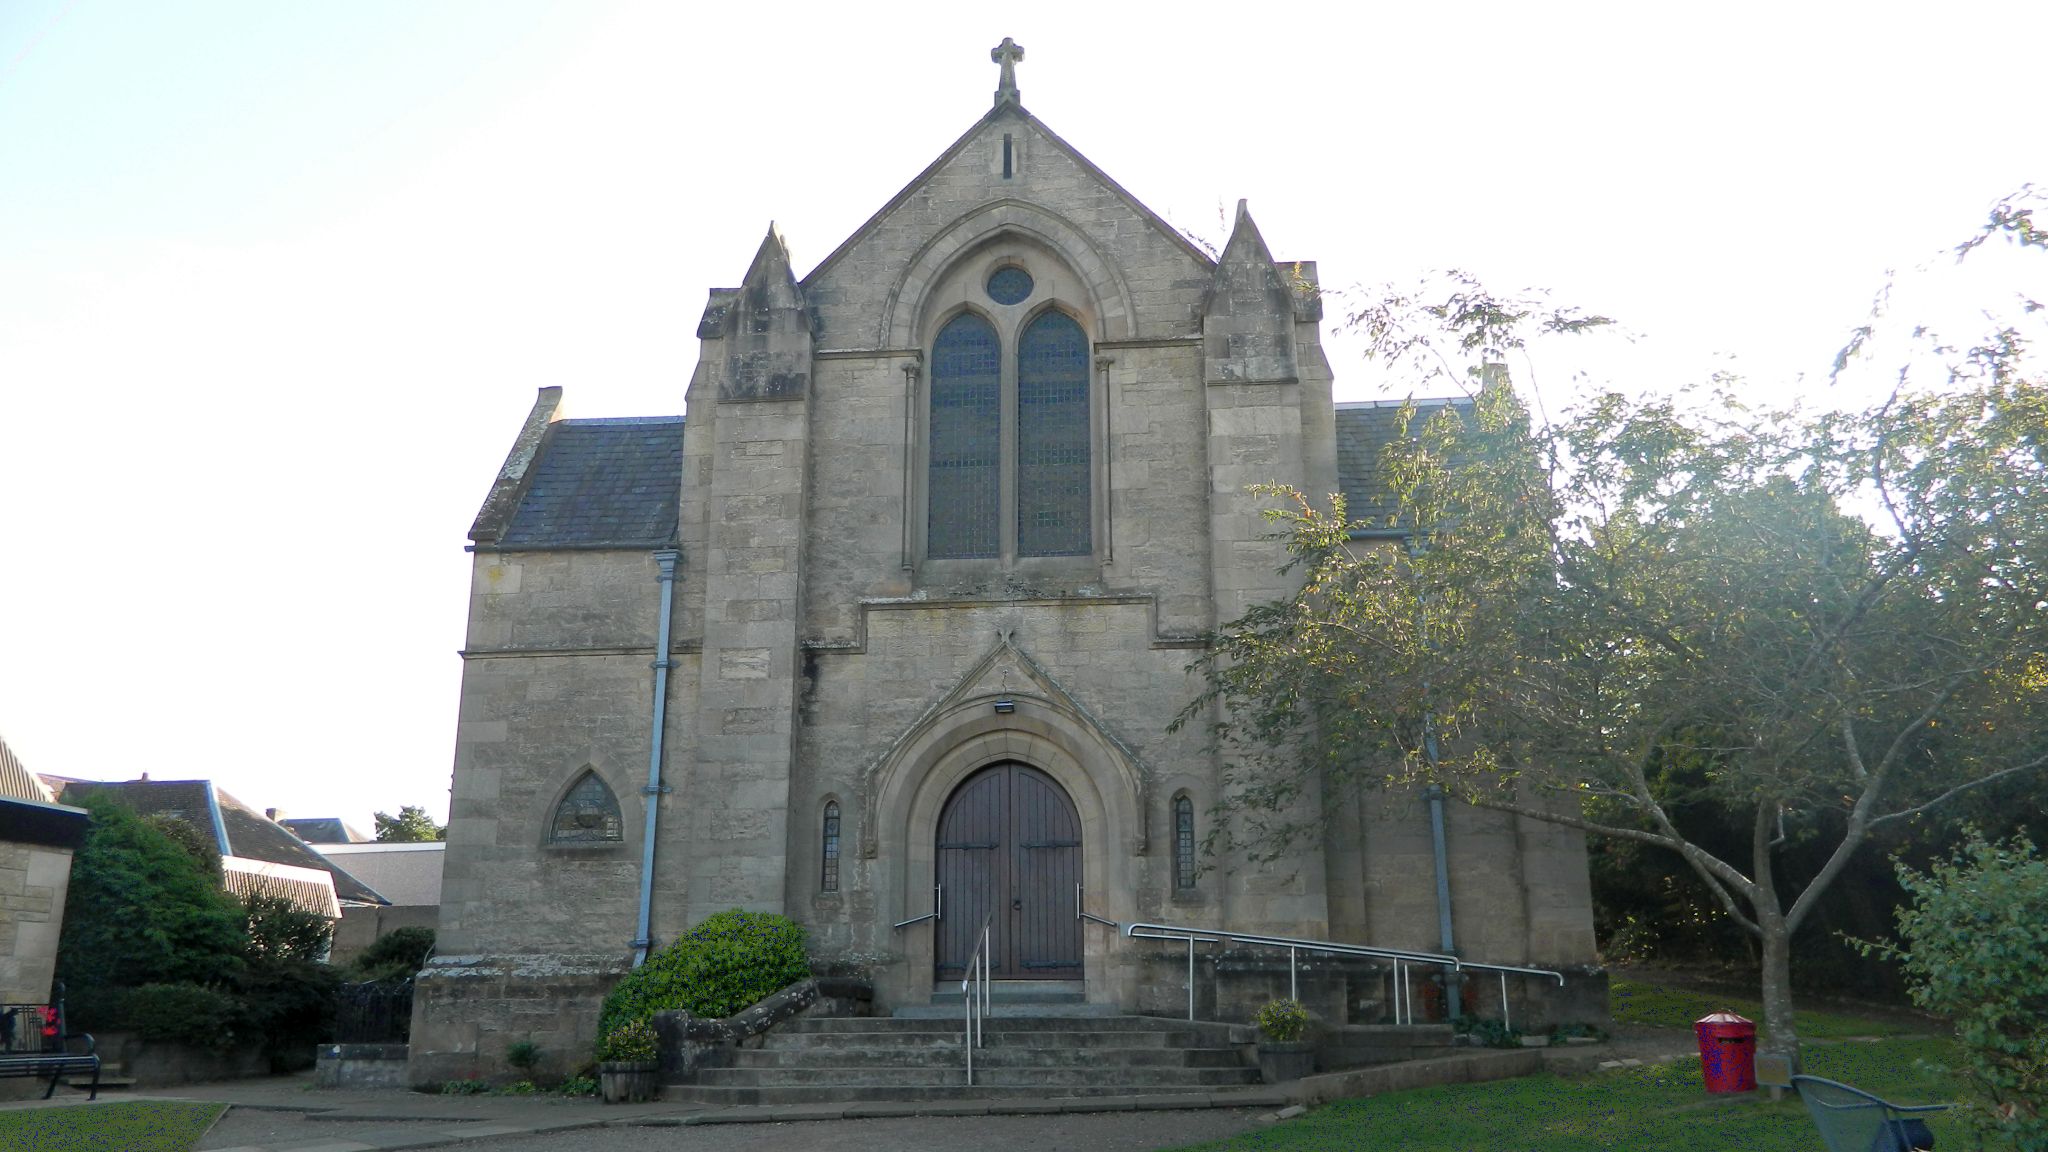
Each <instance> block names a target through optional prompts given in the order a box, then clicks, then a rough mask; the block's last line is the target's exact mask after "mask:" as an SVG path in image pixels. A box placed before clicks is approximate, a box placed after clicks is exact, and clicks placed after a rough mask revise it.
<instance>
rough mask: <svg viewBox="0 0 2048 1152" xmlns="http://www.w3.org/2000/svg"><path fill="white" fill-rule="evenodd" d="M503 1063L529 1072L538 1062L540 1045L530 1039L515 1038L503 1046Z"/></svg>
mask: <svg viewBox="0 0 2048 1152" xmlns="http://www.w3.org/2000/svg"><path fill="white" fill-rule="evenodd" d="M505 1063H507V1064H510V1065H511V1066H512V1067H514V1068H516V1069H518V1070H519V1071H521V1072H525V1073H529V1074H531V1073H532V1072H533V1069H534V1066H535V1065H537V1064H539V1063H540V1045H538V1044H535V1043H534V1042H533V1041H531V1040H515V1041H513V1042H512V1043H511V1044H508V1045H506V1046H505Z"/></svg>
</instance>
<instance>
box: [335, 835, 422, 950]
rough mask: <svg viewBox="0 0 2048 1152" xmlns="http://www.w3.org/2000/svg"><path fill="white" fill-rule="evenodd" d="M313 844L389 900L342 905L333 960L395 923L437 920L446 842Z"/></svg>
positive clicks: (418, 923) (395, 927)
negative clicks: (385, 902)
mask: <svg viewBox="0 0 2048 1152" xmlns="http://www.w3.org/2000/svg"><path fill="white" fill-rule="evenodd" d="M334 823H336V824H339V823H340V821H338V820H337V821H334ZM313 848H314V849H315V850H316V851H318V852H319V853H320V854H321V855H322V856H325V857H326V858H327V859H328V861H329V862H331V863H333V864H336V865H339V866H340V867H342V868H346V869H347V870H348V872H349V874H350V875H352V876H354V877H355V878H356V879H358V880H361V881H362V882H363V883H365V884H367V885H369V886H370V887H371V888H374V889H376V891H377V894H378V895H379V896H382V897H384V899H386V900H388V901H390V903H388V904H375V905H368V904H358V905H353V906H351V907H347V908H344V909H342V910H341V923H339V924H336V925H335V926H334V951H333V954H332V956H331V959H332V960H333V961H334V963H336V964H346V963H348V962H349V961H350V960H353V959H354V958H355V957H356V955H357V954H358V953H360V952H361V951H362V950H363V949H365V948H367V947H369V946H370V943H371V942H372V941H374V940H376V939H377V938H378V937H379V936H385V935H389V934H390V933H392V932H394V931H396V930H398V929H400V928H436V927H438V926H439V925H440V921H441V861H442V858H443V855H444V852H443V850H444V849H445V848H447V845H446V844H444V843H442V842H440V841H438V840H435V841H427V842H424V843H412V844H408V843H396V842H385V841H379V840H365V841H356V842H341V843H317V842H316V843H314V844H313Z"/></svg>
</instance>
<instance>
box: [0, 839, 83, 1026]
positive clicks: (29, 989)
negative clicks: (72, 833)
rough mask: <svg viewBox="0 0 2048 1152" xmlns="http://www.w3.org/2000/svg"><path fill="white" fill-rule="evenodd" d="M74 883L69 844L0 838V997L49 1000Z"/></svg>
mask: <svg viewBox="0 0 2048 1152" xmlns="http://www.w3.org/2000/svg"><path fill="white" fill-rule="evenodd" d="M70 884H71V850H70V849H68V848H50V847H45V846H42V845H38V844H16V843H11V842H0V1003H8V1004H44V1003H48V1002H49V999H50V983H51V981H52V980H53V979H54V978H55V976H56V972H57V934H58V932H59V931H60V930H61V929H62V928H63V925H64V894H65V892H66V890H67V889H68V888H69V887H70Z"/></svg>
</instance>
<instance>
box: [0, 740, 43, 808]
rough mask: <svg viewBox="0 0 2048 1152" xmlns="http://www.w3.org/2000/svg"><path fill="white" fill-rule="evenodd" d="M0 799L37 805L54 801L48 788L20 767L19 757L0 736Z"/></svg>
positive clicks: (31, 773)
mask: <svg viewBox="0 0 2048 1152" xmlns="http://www.w3.org/2000/svg"><path fill="white" fill-rule="evenodd" d="M0 799H6V800H29V801H33V802H35V803H37V804H49V803H52V802H53V801H55V800H56V797H55V796H54V795H52V794H51V792H50V788H49V786H48V785H47V784H44V783H43V782H42V780H40V779H39V778H37V776H36V774H35V773H33V772H31V771H29V770H28V769H27V768H25V767H23V766H22V763H21V759H20V757H18V756H16V755H15V754H14V749H12V748H9V747H8V746H7V738H6V737H4V736H0Z"/></svg>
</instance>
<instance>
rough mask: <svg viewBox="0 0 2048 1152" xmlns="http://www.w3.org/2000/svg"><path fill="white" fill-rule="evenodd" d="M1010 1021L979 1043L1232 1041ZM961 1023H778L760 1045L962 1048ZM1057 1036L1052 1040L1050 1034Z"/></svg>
mask: <svg viewBox="0 0 2048 1152" xmlns="http://www.w3.org/2000/svg"><path fill="white" fill-rule="evenodd" d="M1009 1023H1010V1021H1007V1020H1003V1021H996V1020H991V1021H989V1022H988V1024H987V1026H985V1027H984V1028H983V1029H982V1043H983V1045H984V1046H985V1047H988V1048H1017V1047H1032V1046H1043V1045H1047V1044H1050V1043H1055V1042H1056V1043H1058V1044H1059V1045H1061V1046H1063V1047H1070V1048H1195V1047H1224V1046H1228V1045H1229V1044H1230V1043H1231V1041H1230V1040H1229V1039H1228V1038H1227V1037H1212V1036H1205V1035H1204V1034H1202V1033H1200V1032H1195V1031H1190V1030H1187V1029H1180V1030H1160V1031H1140V1030H1129V1029H1125V1030H1110V1029H1100V1030H1096V1029H1090V1030H1078V1029H1077V1030H1073V1031H1057V1032H1056V1031H1049V1030H1023V1029H1013V1028H1010V1027H1008V1025H1009ZM965 1034H966V1032H965V1029H963V1028H946V1029H932V1030H924V1031H914V1032H913V1031H887V1032H882V1031H877V1032H835V1033H815V1032H811V1033H795V1034H787V1035H786V1034H784V1033H782V1031H781V1030H780V1029H778V1030H776V1031H775V1032H772V1033H770V1034H769V1035H768V1036H767V1037H765V1038H764V1040H763V1041H762V1046H761V1048H760V1049H750V1051H761V1050H791V1049H798V1048H832V1047H860V1048H898V1049H910V1050H917V1049H924V1048H936V1049H942V1050H945V1051H949V1052H957V1051H959V1050H960V1045H961V1043H962V1037H963V1036H965ZM1055 1037H1056V1038H1057V1040H1056V1041H1055V1040H1054V1039H1053V1038H1055Z"/></svg>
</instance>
